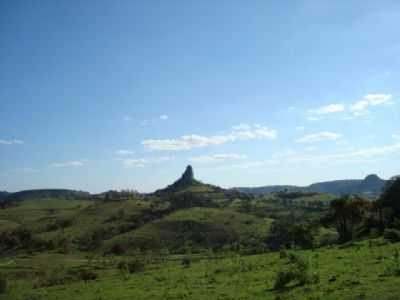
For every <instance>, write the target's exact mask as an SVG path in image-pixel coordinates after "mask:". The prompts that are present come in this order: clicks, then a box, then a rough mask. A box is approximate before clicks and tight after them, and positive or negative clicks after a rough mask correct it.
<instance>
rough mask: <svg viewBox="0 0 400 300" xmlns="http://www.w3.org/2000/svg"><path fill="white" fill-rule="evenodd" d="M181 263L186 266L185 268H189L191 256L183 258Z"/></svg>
mask: <svg viewBox="0 0 400 300" xmlns="http://www.w3.org/2000/svg"><path fill="white" fill-rule="evenodd" d="M181 265H182V267H184V268H189V267H190V265H191V261H190V258H189V257H185V258H183V259H182V261H181Z"/></svg>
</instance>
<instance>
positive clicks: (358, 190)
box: [233, 174, 387, 198]
mask: <svg viewBox="0 0 400 300" xmlns="http://www.w3.org/2000/svg"><path fill="white" fill-rule="evenodd" d="M386 182H387V181H386V180H383V179H381V178H379V177H378V176H377V175H375V174H372V175H368V176H367V177H365V178H364V179H348V180H334V181H326V182H318V183H313V184H311V185H309V186H293V185H275V186H262V187H238V188H233V189H235V190H238V191H240V192H243V193H250V194H254V195H260V194H267V193H276V192H280V191H289V192H317V193H326V194H332V195H336V196H341V195H345V194H360V195H364V196H367V197H371V198H374V197H377V196H379V194H380V193H381V191H382V188H383V187H384V185H385V184H386Z"/></svg>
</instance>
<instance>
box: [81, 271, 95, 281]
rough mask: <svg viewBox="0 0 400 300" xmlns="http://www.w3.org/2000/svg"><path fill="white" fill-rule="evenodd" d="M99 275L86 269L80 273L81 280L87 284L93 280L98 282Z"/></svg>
mask: <svg viewBox="0 0 400 300" xmlns="http://www.w3.org/2000/svg"><path fill="white" fill-rule="evenodd" d="M97 277H98V276H97V274H96V273H95V272H92V271H89V270H86V269H82V270H80V271H79V279H81V280H83V281H85V282H87V281H91V280H96V279H97Z"/></svg>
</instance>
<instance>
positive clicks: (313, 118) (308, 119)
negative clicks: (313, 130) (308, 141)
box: [307, 117, 321, 122]
mask: <svg viewBox="0 0 400 300" xmlns="http://www.w3.org/2000/svg"><path fill="white" fill-rule="evenodd" d="M320 120H321V118H318V117H307V121H310V122H315V121H320Z"/></svg>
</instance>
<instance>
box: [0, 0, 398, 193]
mask: <svg viewBox="0 0 400 300" xmlns="http://www.w3.org/2000/svg"><path fill="white" fill-rule="evenodd" d="M282 2H283V1H265V0H263V1H256V0H254V1H232V0H230V1H223V0H221V1H206V0H204V1H100V0H98V1H45V0H43V1H7V0H6V1H1V3H0V20H1V21H0V22H1V26H0V120H1V126H0V190H2V189H3V190H9V191H16V190H21V189H28V188H44V187H47V188H75V189H82V190H88V191H91V192H100V191H104V190H107V189H121V188H133V189H137V190H139V191H145V192H148V191H152V190H154V189H156V188H160V187H163V186H165V185H167V184H169V183H171V182H172V181H173V180H174V179H176V178H177V177H178V176H179V175H180V173H181V172H182V171H183V170H184V167H185V166H186V165H187V164H189V163H190V164H192V165H193V167H194V169H195V174H196V177H197V178H199V179H200V180H203V181H205V182H210V183H214V184H218V185H221V186H224V187H232V186H257V185H270V184H299V185H306V184H310V183H312V182H315V181H322V180H330V179H343V178H362V177H364V176H365V175H367V174H369V173H377V174H379V175H380V176H382V177H384V178H388V177H391V176H392V175H395V174H398V173H399V163H398V162H399V156H400V155H399V154H400V122H399V121H400V118H399V117H400V109H399V95H400V87H399V84H398V83H399V79H400V73H399V70H400V69H399V67H400V39H399V36H400V3H399V2H398V1H365V0H364V1H356V0H354V1H324V0H306V1H290V2H286V3H282Z"/></svg>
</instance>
